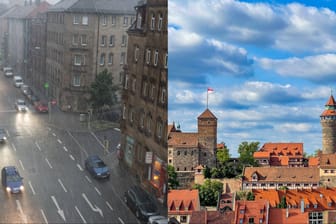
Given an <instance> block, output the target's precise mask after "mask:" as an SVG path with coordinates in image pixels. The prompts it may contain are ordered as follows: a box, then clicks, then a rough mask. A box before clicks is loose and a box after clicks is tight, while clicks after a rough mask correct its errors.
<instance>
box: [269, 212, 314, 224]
mask: <svg viewBox="0 0 336 224" xmlns="http://www.w3.org/2000/svg"><path fill="white" fill-rule="evenodd" d="M287 212H288V213H287ZM287 214H288V215H287ZM279 223H290V224H302V223H308V212H303V213H302V212H301V210H300V209H297V208H291V209H288V210H286V209H281V208H270V213H269V224H279Z"/></svg>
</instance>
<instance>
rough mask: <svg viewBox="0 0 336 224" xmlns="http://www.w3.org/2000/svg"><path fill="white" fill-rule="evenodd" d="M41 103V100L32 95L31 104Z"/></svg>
mask: <svg viewBox="0 0 336 224" xmlns="http://www.w3.org/2000/svg"><path fill="white" fill-rule="evenodd" d="M39 101H40V98H39V97H38V96H36V95H34V94H32V95H31V97H30V102H31V104H33V105H35V103H36V102H39Z"/></svg>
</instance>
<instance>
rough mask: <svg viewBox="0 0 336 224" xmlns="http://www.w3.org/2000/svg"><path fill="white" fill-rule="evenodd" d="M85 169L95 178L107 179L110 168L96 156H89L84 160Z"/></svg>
mask: <svg viewBox="0 0 336 224" xmlns="http://www.w3.org/2000/svg"><path fill="white" fill-rule="evenodd" d="M85 168H86V169H87V170H88V171H89V173H90V174H91V175H92V176H93V177H95V178H100V179H103V178H109V177H110V168H109V167H108V166H107V165H106V164H105V162H104V161H103V160H102V159H101V158H99V156H97V155H91V156H89V157H88V158H87V159H86V160H85Z"/></svg>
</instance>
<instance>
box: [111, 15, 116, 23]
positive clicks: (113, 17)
mask: <svg viewBox="0 0 336 224" xmlns="http://www.w3.org/2000/svg"><path fill="white" fill-rule="evenodd" d="M111 20H112V22H111V23H112V25H115V24H116V16H112V17H111Z"/></svg>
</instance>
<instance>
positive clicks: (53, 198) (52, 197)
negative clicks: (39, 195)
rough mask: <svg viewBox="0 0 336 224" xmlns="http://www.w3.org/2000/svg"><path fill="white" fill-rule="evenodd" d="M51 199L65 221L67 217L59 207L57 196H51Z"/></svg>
mask: <svg viewBox="0 0 336 224" xmlns="http://www.w3.org/2000/svg"><path fill="white" fill-rule="evenodd" d="M51 199H52V200H53V202H54V204H55V205H56V208H57V212H58V214H59V215H60V216H61V217H62V219H63V220H64V221H65V215H64V212H63V210H62V209H61V208H60V207H59V205H58V203H57V201H56V198H55V196H51Z"/></svg>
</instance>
